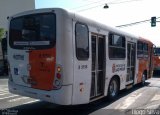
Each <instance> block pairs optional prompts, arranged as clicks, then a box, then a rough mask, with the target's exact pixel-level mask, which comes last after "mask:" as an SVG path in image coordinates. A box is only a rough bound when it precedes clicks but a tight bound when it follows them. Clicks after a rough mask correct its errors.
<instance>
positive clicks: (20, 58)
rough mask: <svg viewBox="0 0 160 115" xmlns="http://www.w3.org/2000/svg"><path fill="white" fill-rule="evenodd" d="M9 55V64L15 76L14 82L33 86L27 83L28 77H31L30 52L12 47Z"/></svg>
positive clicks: (13, 76)
mask: <svg viewBox="0 0 160 115" xmlns="http://www.w3.org/2000/svg"><path fill="white" fill-rule="evenodd" d="M8 56H9V58H10V59H9V64H10V71H11V75H12V78H13V82H15V83H16V84H19V85H22V86H27V87H31V84H28V83H27V79H28V78H29V71H28V69H29V67H28V63H29V58H28V57H29V54H28V53H26V51H25V50H24V51H21V53H19V50H15V49H10V50H9V51H8Z"/></svg>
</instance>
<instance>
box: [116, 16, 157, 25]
mask: <svg viewBox="0 0 160 115" xmlns="http://www.w3.org/2000/svg"><path fill="white" fill-rule="evenodd" d="M159 18H160V17H157V18H156V19H159ZM149 21H151V19H147V20H142V21H138V22H132V23H128V24H123V25H119V26H116V27H128V26H133V25H137V24H141V23H146V22H149Z"/></svg>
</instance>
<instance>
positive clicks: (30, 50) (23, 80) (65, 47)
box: [8, 8, 153, 105]
mask: <svg viewBox="0 0 160 115" xmlns="http://www.w3.org/2000/svg"><path fill="white" fill-rule="evenodd" d="M9 20H10V21H9V22H10V23H9V36H8V61H9V71H10V75H9V91H10V92H11V93H14V94H19V95H23V96H29V97H32V98H36V99H41V100H44V101H48V102H52V103H56V104H61V105H76V104H85V103H89V102H92V101H94V100H97V99H100V98H103V97H105V96H108V97H109V98H111V99H114V98H115V97H116V96H117V95H118V91H119V90H122V89H125V88H130V87H132V86H133V85H135V84H137V83H142V84H144V83H145V80H146V79H148V78H150V77H151V76H152V70H153V69H152V68H153V67H152V59H153V44H152V42H150V41H148V40H146V39H143V38H140V37H137V36H134V35H130V34H128V33H125V32H122V31H120V30H118V29H115V28H113V27H109V26H106V25H102V24H100V23H97V22H95V21H92V20H89V19H86V18H84V17H81V16H79V15H76V14H74V13H70V12H68V11H66V10H63V9H59V8H53V9H37V10H32V11H26V12H23V13H20V14H17V15H14V16H12V17H10V19H9Z"/></svg>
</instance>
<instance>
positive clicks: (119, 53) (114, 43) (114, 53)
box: [108, 33, 126, 59]
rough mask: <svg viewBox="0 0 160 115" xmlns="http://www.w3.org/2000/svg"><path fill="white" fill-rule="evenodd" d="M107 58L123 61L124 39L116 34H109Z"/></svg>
mask: <svg viewBox="0 0 160 115" xmlns="http://www.w3.org/2000/svg"><path fill="white" fill-rule="evenodd" d="M108 40H109V45H108V46H109V58H110V59H124V58H125V57H126V48H125V37H124V36H120V35H117V34H112V33H110V34H109V39H108Z"/></svg>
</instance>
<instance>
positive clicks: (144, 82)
mask: <svg viewBox="0 0 160 115" xmlns="http://www.w3.org/2000/svg"><path fill="white" fill-rule="evenodd" d="M145 84H146V74H145V73H143V75H142V82H141V85H142V86H145Z"/></svg>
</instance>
